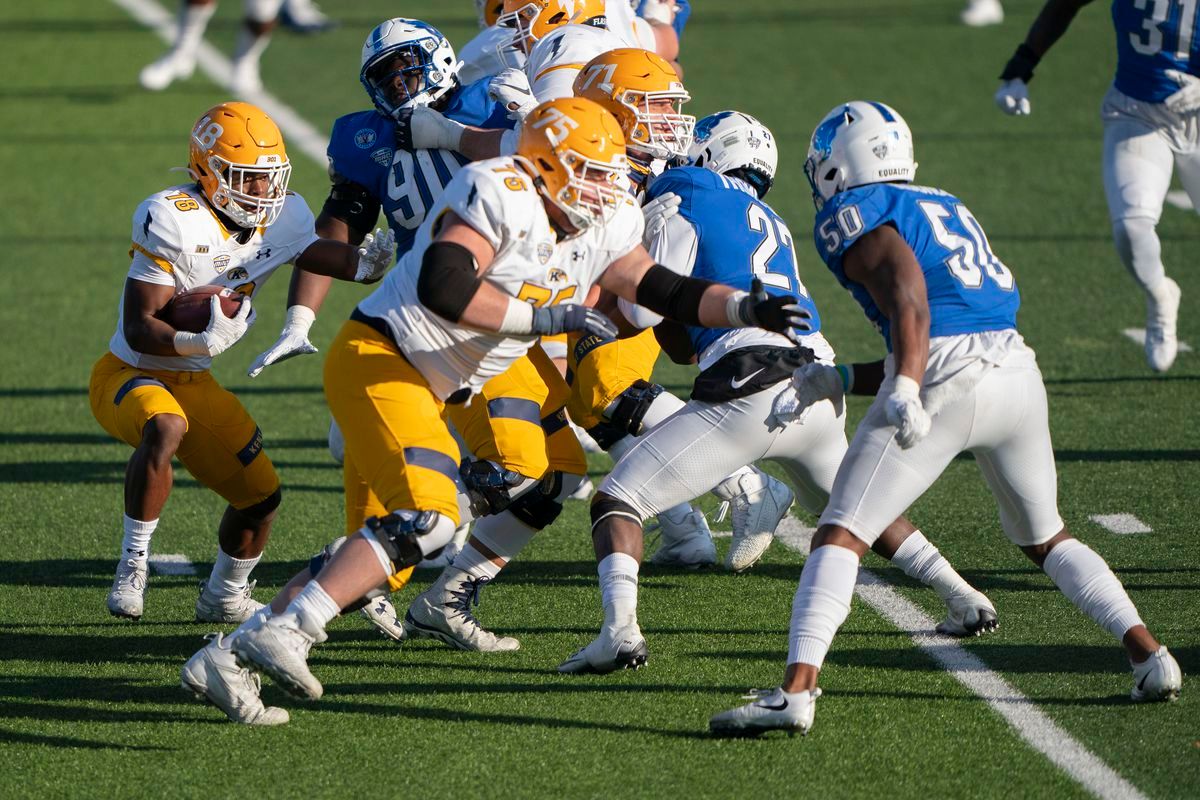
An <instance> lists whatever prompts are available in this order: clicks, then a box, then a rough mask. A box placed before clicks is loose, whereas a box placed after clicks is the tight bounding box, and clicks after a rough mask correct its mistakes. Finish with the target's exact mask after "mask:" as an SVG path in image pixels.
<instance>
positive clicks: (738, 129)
mask: <svg viewBox="0 0 1200 800" xmlns="http://www.w3.org/2000/svg"><path fill="white" fill-rule="evenodd" d="M688 159H689V160H690V161H691V162H692V165H693V166H696V167H704V168H705V169H710V170H712V171H713V172H720V173H722V174H725V173H730V172H736V173H737V176H736V177H739V178H741V179H743V180H745V181H746V182H747V183H749V184H750V185H751V186H753V187H754V190H755V191H756V192H757V193H758V196H759V198H760V199H761V198H762V197H765V196H766V194H767V192H768V191H770V189H771V186H772V184H774V183H775V171H776V170H777V169H778V168H779V149H778V148H777V147H776V146H775V137H774V136H773V135H772V134H771V130H770V129H769V128H768V127H767V126H766V125H763V124H762V123H761V122H759V121H758V120H756V119H755V118H754V117H752V116H750V115H749V114H743V113H741V112H740V111H718V112H717V113H716V114H710V115H709V116H707V117H705V118H704V119H702V120H700V121H699V122H697V123H696V130H695V133H694V138H693V139H692V144H691V146H690V147H688Z"/></svg>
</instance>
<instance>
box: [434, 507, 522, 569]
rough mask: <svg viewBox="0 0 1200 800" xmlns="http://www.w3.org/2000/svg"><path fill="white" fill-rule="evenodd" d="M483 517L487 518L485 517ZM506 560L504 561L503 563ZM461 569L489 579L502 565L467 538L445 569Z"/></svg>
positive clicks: (502, 567)
mask: <svg viewBox="0 0 1200 800" xmlns="http://www.w3.org/2000/svg"><path fill="white" fill-rule="evenodd" d="M485 519H487V518H486V517H485ZM507 563H508V562H507V561H506V562H505V564H507ZM451 568H453V569H455V570H461V571H463V572H465V573H467V574H468V575H470V576H471V577H472V578H475V579H479V578H487V579H488V580H489V581H490V580H492V579H493V578H495V577H496V576H497V575H499V574H500V570H502V569H504V566H503V565H500V564H497V563H496V562H494V561H492V560H491V559H490V558H488V557H487V556H485V555H484V554H483V553H481V552H479V551H478V550H476V549H475V544H474V543H473V542H472V541H471V540H470V539H468V540H467V543H466V544H464V545H463V549H462V550H460V551H459V552H458V555H456V556H455V557H454V563H453V564H451V565H450V567H447V569H451Z"/></svg>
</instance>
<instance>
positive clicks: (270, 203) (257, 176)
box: [208, 154, 292, 228]
mask: <svg viewBox="0 0 1200 800" xmlns="http://www.w3.org/2000/svg"><path fill="white" fill-rule="evenodd" d="M281 161H282V163H281ZM258 162H259V163H257V164H253V165H250V164H234V163H233V162H231V161H228V160H226V159H224V158H222V157H221V156H218V155H215V154H213V155H210V156H209V157H208V169H209V171H211V172H212V174H213V175H214V176H215V177H216V180H217V188H216V190H215V191H214V192H213V193H212V197H211V200H212V203H213V205H214V206H216V207H217V208H218V209H220V210H221V212H222V213H224V214H225V215H226V216H227V217H229V218H230V219H231V220H233V221H234V222H235V223H237V225H239V226H240V227H242V228H265V227H267V226H269V225H270V224H271V223H273V222H274V221H275V220H277V219H278V218H279V214H280V212H282V211H283V204H284V202H285V201H286V200H287V187H288V181H289V180H290V179H291V176H292V165H291V164H290V163H288V161H287V160H286V159H282V160H281V159H280V158H279V156H276V155H261V156H259V157H258Z"/></svg>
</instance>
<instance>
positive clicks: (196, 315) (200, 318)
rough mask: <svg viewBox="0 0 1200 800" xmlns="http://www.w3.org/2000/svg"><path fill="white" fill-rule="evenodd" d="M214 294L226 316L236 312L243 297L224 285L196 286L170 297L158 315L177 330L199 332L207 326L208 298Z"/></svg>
mask: <svg viewBox="0 0 1200 800" xmlns="http://www.w3.org/2000/svg"><path fill="white" fill-rule="evenodd" d="M214 294H215V295H219V296H220V298H221V310H222V311H224V312H225V316H227V317H233V316H234V315H235V314H237V312H238V309H239V308H241V306H242V301H243V300H244V299H245V295H243V294H241V293H240V292H235V291H233V290H232V289H230V288H227V287H225V286H213V285H211V284H210V285H208V286H197V287H196V288H195V289H188V290H187V291H185V292H180V293H179V294H177V295H175V296H174V297H172V298H171V300H170V302H168V303H167V304H166V305H165V306H163V308H162V311H160V312H159V313H158V316H159V317H160V318H161V319H162V320H163V321H164V322H166V323H167V324H168V325H170V326H171V327H172V328H174V329H175V330H177V331H188V332H190V333H201V332H203V331H204V329H205V328H207V327H208V321H209V318H210V309H211V301H210V300H209V298H210V297H212V296H213V295H214Z"/></svg>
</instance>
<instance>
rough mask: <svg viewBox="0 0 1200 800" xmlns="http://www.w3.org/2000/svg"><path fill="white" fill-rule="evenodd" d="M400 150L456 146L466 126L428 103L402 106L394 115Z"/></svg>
mask: <svg viewBox="0 0 1200 800" xmlns="http://www.w3.org/2000/svg"><path fill="white" fill-rule="evenodd" d="M395 120H396V146H397V147H399V148H400V149H401V150H408V151H410V152H411V151H413V150H458V148H459V145H460V143H461V142H462V135H463V131H465V130H466V126H465V125H462V124H460V123H458V122H455V121H454V120H452V119H450V118H449V117H446V116H445V115H443V114H442V113H441V112H440V111H435V110H434V109H432V108H430V107H429V106H416V107H415V108H402V109H400V110H399V111H398V112H397V113H396V116H395Z"/></svg>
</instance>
